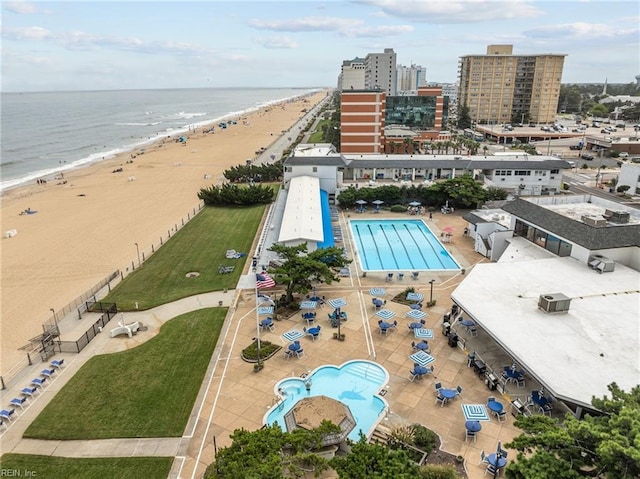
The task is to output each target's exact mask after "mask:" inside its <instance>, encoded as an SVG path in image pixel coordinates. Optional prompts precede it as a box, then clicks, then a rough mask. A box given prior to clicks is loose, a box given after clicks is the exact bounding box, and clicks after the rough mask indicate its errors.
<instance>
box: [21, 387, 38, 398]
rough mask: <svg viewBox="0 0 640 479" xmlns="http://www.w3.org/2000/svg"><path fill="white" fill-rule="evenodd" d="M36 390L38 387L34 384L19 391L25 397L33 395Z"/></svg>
mask: <svg viewBox="0 0 640 479" xmlns="http://www.w3.org/2000/svg"><path fill="white" fill-rule="evenodd" d="M37 392H38V388H37V386H34V387H32V388H22V391H20V394H22V395H23V396H26V397H33V395H34V394H35V393H37Z"/></svg>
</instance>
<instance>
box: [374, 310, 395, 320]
mask: <svg viewBox="0 0 640 479" xmlns="http://www.w3.org/2000/svg"><path fill="white" fill-rule="evenodd" d="M395 315H396V313H394V312H393V311H390V310H388V309H381V310H380V311H376V316H380V317H381V318H382V319H384V320H387V319H391V318H393V317H394V316H395Z"/></svg>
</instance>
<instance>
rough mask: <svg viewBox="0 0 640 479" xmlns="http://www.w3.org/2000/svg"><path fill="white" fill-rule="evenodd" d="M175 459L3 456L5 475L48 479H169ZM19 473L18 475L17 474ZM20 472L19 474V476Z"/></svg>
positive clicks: (1, 462) (1, 458) (2, 469)
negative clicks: (142, 478) (167, 478)
mask: <svg viewBox="0 0 640 479" xmlns="http://www.w3.org/2000/svg"><path fill="white" fill-rule="evenodd" d="M172 462H173V458H172V457H104V458H90V459H87V458H70V457H55V456H36V455H30V454H5V455H3V456H2V457H0V467H1V471H2V472H3V474H2V475H3V476H11V475H13V476H14V477H35V478H36V479H37V478H46V479H104V478H106V477H108V478H109V479H138V478H141V477H144V478H145V479H166V477H167V476H168V475H169V471H170V470H171V464H172ZM14 471H16V472H14ZM17 471H20V475H18V473H17Z"/></svg>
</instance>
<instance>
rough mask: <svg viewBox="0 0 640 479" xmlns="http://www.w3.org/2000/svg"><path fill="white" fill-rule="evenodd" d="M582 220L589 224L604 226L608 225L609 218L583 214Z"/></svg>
mask: <svg viewBox="0 0 640 479" xmlns="http://www.w3.org/2000/svg"><path fill="white" fill-rule="evenodd" d="M580 219H581V220H582V222H583V223H584V224H586V225H589V226H596V227H599V228H600V227H603V226H607V220H606V219H605V218H604V217H603V216H593V215H582V217H581V218H580Z"/></svg>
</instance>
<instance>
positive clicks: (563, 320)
mask: <svg viewBox="0 0 640 479" xmlns="http://www.w3.org/2000/svg"><path fill="white" fill-rule="evenodd" d="M511 248H514V251H513V252H514V254H516V255H517V254H518V252H517V250H518V244H513V245H511V246H509V247H508V248H507V250H506V252H505V253H504V255H503V257H506V258H510V257H511V256H512V254H511ZM639 285H640V274H639V273H638V272H637V271H634V270H632V269H630V268H628V267H626V266H624V265H621V264H616V265H615V271H613V272H609V273H596V272H595V271H594V270H592V269H590V268H589V267H588V266H587V265H586V264H584V263H582V262H580V261H578V260H576V259H574V258H571V257H566V258H559V257H553V258H547V259H534V260H523V261H504V262H503V261H501V262H498V263H490V264H478V265H476V266H475V267H474V268H473V269H472V270H471V271H470V272H469V273H468V274H467V278H466V279H465V280H464V281H463V282H462V284H460V285H459V286H458V287H457V288H456V289H455V290H454V291H453V293H452V295H451V297H452V298H453V300H454V301H455V302H456V303H458V304H459V305H460V307H461V308H462V309H463V310H464V311H465V313H466V314H467V315H468V316H469V317H471V318H472V319H473V320H475V321H476V322H477V323H478V324H479V325H480V326H481V327H482V328H483V330H485V331H486V332H487V334H489V335H490V336H491V337H493V339H495V340H496V341H497V342H498V343H499V344H500V345H501V346H502V347H503V348H504V349H505V351H507V352H508V353H509V354H510V355H511V356H512V357H513V359H514V360H515V361H516V362H517V363H519V364H520V365H522V367H524V368H525V369H526V370H527V371H528V372H529V373H530V374H531V375H533V376H534V377H536V378H537V379H538V380H539V381H540V382H541V383H542V384H544V385H545V386H546V387H548V388H549V389H550V392H551V393H552V394H554V395H555V396H557V397H558V398H562V399H566V400H569V401H573V402H576V403H578V404H583V405H585V406H589V407H590V406H591V398H592V396H598V397H600V396H603V395H606V394H608V390H607V385H609V384H611V383H612V382H614V381H615V382H616V383H617V384H618V386H620V387H621V388H622V389H624V390H627V391H629V390H630V389H631V388H633V387H634V386H637V385H638V384H640V361H638V338H639V337H640V336H639V334H640V331H639V329H640V324H639V322H638V316H639V308H640V290H639ZM555 293H562V294H564V295H565V296H567V297H569V298H571V304H570V307H569V311H568V312H566V313H559V314H549V313H545V312H544V311H542V310H540V309H538V299H539V297H540V295H546V294H555ZM481 334H482V333H481Z"/></svg>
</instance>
